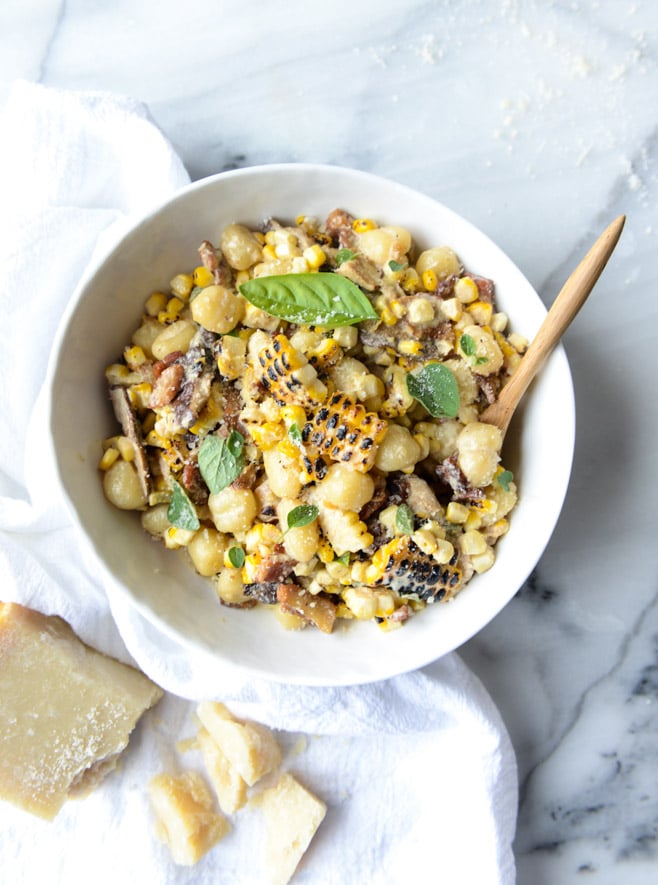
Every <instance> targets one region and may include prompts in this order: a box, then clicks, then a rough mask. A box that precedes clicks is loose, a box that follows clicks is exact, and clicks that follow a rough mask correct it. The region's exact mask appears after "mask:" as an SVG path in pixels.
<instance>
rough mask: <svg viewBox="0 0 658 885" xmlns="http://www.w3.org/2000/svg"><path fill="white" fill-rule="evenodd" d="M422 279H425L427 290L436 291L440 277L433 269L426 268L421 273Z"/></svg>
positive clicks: (424, 283)
mask: <svg viewBox="0 0 658 885" xmlns="http://www.w3.org/2000/svg"><path fill="white" fill-rule="evenodd" d="M421 280H422V281H423V288H424V289H425V291H426V292H434V291H435V290H436V287H437V286H438V285H439V280H438V277H437V275H436V273H435V272H434V271H433V270H426V271H425V272H424V273H423V274H422V275H421Z"/></svg>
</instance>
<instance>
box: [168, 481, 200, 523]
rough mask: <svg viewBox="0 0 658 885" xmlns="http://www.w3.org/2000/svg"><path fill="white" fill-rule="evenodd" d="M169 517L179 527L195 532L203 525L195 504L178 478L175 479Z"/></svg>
mask: <svg viewBox="0 0 658 885" xmlns="http://www.w3.org/2000/svg"><path fill="white" fill-rule="evenodd" d="M167 519H168V520H169V522H170V523H171V524H172V525H173V526H175V527H176V528H177V529H187V530H188V531H191V532H195V531H196V530H197V529H198V528H200V526H201V523H200V522H199V517H198V516H197V513H196V510H195V508H194V504H193V503H192V502H191V501H190V499H189V498H188V497H187V494H186V492H185V489H184V488H183V487H182V485H181V484H180V483H178V482H176V480H173V486H172V490H171V501H170V502H169V507H168V508H167Z"/></svg>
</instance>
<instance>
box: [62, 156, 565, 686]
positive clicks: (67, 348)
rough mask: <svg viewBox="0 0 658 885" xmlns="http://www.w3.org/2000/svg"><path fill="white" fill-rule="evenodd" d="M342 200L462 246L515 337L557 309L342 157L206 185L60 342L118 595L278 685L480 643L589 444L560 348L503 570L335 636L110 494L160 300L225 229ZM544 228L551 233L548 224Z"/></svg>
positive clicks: (529, 402) (415, 201) (531, 437)
mask: <svg viewBox="0 0 658 885" xmlns="http://www.w3.org/2000/svg"><path fill="white" fill-rule="evenodd" d="M336 207H341V208H344V209H347V210H349V211H350V212H352V213H353V214H355V215H356V216H367V217H372V218H375V219H377V220H379V221H380V222H381V223H392V224H398V225H403V226H404V227H406V228H408V229H409V230H410V231H411V233H412V236H413V238H414V240H415V242H416V243H417V244H419V245H420V246H421V247H423V248H427V247H429V246H433V245H439V244H448V245H450V246H452V247H453V248H454V249H455V250H456V252H457V253H458V254H459V256H460V258H461V259H462V261H463V262H464V264H465V266H466V267H467V268H468V269H469V270H471V271H473V272H475V273H479V274H482V275H483V276H487V277H491V278H493V279H494V280H495V282H496V288H497V297H498V304H499V307H500V309H501V310H504V311H505V312H506V313H508V315H509V316H510V318H511V325H512V327H513V329H514V330H515V331H518V332H520V333H521V334H523V335H525V336H527V337H528V338H532V337H533V335H534V333H535V331H536V329H537V328H538V326H539V324H540V323H541V321H542V319H543V317H544V315H545V309H544V307H543V305H542V303H541V301H540V299H539V297H538V296H537V294H536V293H535V292H534V290H533V289H532V287H531V286H530V284H529V283H528V282H527V280H526V279H525V278H524V277H523V275H522V274H521V273H520V272H519V270H518V269H517V268H516V267H515V265H514V264H513V263H512V262H511V261H510V259H509V258H508V257H507V256H506V255H504V254H503V252H501V250H500V249H499V248H498V247H497V246H495V245H494V244H493V243H492V242H491V241H490V240H489V239H488V238H487V237H486V236H484V235H483V234H482V233H480V232H479V231H478V230H476V228H474V227H473V226H472V225H471V224H469V223H468V222H467V221H465V220H464V219H463V218H460V217H459V216H458V215H456V214H455V213H454V212H452V211H451V210H449V209H447V208H446V207H445V206H442V205H441V204H439V203H437V202H435V201H434V200H432V199H430V198H429V197H427V196H424V195H422V194H420V193H416V192H414V191H412V190H410V189H408V188H406V187H403V186H401V185H399V184H395V183H393V182H390V181H386V180H383V179H381V178H378V177H375V176H373V175H369V174H366V173H363V172H357V171H353V170H349V169H343V168H338V167H332V166H314V165H301V164H300V165H296V164H295V165H273V166H261V167H254V168H249V169H239V170H236V171H233V172H226V173H222V174H220V175H216V176H213V177H210V178H207V179H204V180H203V181H199V182H196V183H195V184H192V185H190V186H189V187H187V188H185V189H183V190H182V191H180V192H179V193H178V194H177V195H176V196H174V197H173V198H172V199H170V200H169V201H168V202H167V203H165V204H164V205H162V206H161V207H160V208H159V209H157V210H155V211H154V212H152V213H151V214H150V215H149V216H148V217H147V218H145V219H144V220H143V221H141V222H140V223H139V224H138V225H137V226H136V227H134V228H133V229H132V230H131V231H130V232H129V233H127V234H126V235H125V236H124V237H123V239H122V240H121V241H120V242H119V243H118V245H117V246H116V247H115V248H114V249H113V250H112V252H111V253H110V254H109V255H108V256H107V257H106V258H105V259H104V260H103V261H102V262H101V263H100V265H99V266H98V267H97V269H96V270H95V271H94V272H93V274H91V275H90V276H88V278H87V279H86V281H84V282H83V283H82V284H81V286H80V288H79V289H78V291H77V292H76V294H75V296H74V297H73V298H72V300H71V304H70V308H69V310H68V313H67V315H66V316H65V317H64V318H63V321H62V324H61V327H60V330H59V333H58V336H57V339H56V342H55V345H54V349H53V354H52V359H51V365H50V372H49V391H50V414H49V422H50V430H51V434H52V438H51V441H52V446H53V451H54V457H55V463H56V469H57V473H58V477H59V480H60V483H61V486H62V489H63V492H64V496H65V498H66V500H67V502H68V505H69V507H70V511H71V514H72V517H73V520H74V522H75V524H76V525H77V527H78V529H79V531H80V533H81V535H82V539H83V542H84V540H86V541H87V542H88V543H89V545H90V547H91V550H92V551H93V553H94V554H95V556H96V558H97V559H98V563H99V566H100V567H101V569H102V573H103V576H104V583H105V585H106V588H107V592H108V593H109V594H118V595H120V596H122V597H125V598H127V599H128V600H129V601H130V602H131V603H132V605H134V607H135V609H136V610H137V611H138V612H140V613H141V614H142V615H143V616H144V617H145V618H147V619H148V620H149V621H150V622H152V623H153V624H154V625H156V626H157V627H158V628H159V629H160V630H161V631H162V632H164V633H165V634H168V635H169V636H171V637H174V638H175V639H177V640H178V641H179V642H180V643H182V645H183V646H186V647H189V648H190V649H202V650H204V651H206V652H209V653H210V654H212V655H214V656H216V657H217V658H218V659H220V660H222V661H227V662H230V663H231V664H232V665H234V666H238V667H240V668H242V669H243V671H246V672H248V673H251V674H253V675H257V676H261V677H265V678H268V679H271V680H275V681H279V682H290V683H303V684H315V685H347V684H354V683H362V682H369V681H373V680H377V679H382V678H385V677H390V676H393V675H395V674H398V673H402V672H406V671H409V670H412V669H416V668H418V667H421V666H423V665H425V664H427V663H429V662H431V661H433V660H435V659H437V658H438V657H440V656H441V655H443V654H445V653H446V652H449V651H451V650H453V649H455V648H457V647H458V646H460V645H461V644H462V643H464V642H466V640H468V639H469V638H471V637H472V636H473V635H474V634H475V633H477V632H478V630H480V629H481V628H482V627H484V626H485V625H486V624H487V623H488V622H489V621H490V620H491V619H492V618H493V617H494V616H495V615H496V614H497V613H498V612H500V610H501V609H502V608H503V607H504V606H505V605H506V603H507V602H508V601H509V600H510V599H511V598H512V596H513V595H514V594H515V593H516V591H517V590H518V589H519V588H520V587H521V585H522V584H523V582H524V581H525V579H526V578H527V577H528V575H529V574H530V572H531V570H532V569H533V568H534V566H535V564H536V563H537V561H538V560H539V558H540V556H541V554H542V552H543V550H544V548H545V546H546V544H547V542H548V540H549V538H550V536H551V534H552V532H553V529H554V526H555V523H556V521H557V518H558V515H559V513H560V509H561V507H562V503H563V499H564V496H565V493H566V489H567V484H568V480H569V474H570V470H571V461H572V454H573V445H574V399H573V388H572V383H571V376H570V373H569V368H568V364H567V360H566V357H565V354H564V351H563V350H562V349H561V348H558V349H557V350H556V351H555V353H554V354H553V356H552V357H551V358H550V360H549V362H548V363H547V365H546V367H545V368H544V370H543V371H542V373H541V375H540V376H539V377H538V378H537V379H536V381H535V383H534V385H533V387H532V388H531V390H530V392H529V394H528V395H527V399H526V403H525V405H524V407H523V411H522V413H521V414H519V415H518V416H517V417H516V418H515V421H514V424H513V426H512V428H511V430H510V431H509V435H508V440H507V441H506V451H505V463H506V466H509V467H511V469H512V470H513V471H514V474H515V479H516V481H517V483H518V487H519V493H520V499H519V503H518V506H517V508H516V510H515V511H514V512H513V514H512V517H511V521H512V526H511V530H510V532H509V534H508V535H507V536H506V537H504V538H503V539H502V540H501V541H500V543H499V544H498V546H497V560H496V563H495V565H494V567H493V568H492V569H491V570H490V571H489V572H486V573H485V574H482V575H478V576H476V577H475V578H474V579H473V580H472V582H471V583H470V584H468V585H467V586H466V588H465V590H464V591H463V592H462V593H461V594H460V595H459V596H458V597H457V598H456V599H455V600H454V601H452V602H450V603H448V604H445V605H441V604H438V605H434V606H430V607H428V608H427V609H426V610H425V611H423V612H422V613H421V614H420V615H419V616H417V617H414V618H412V619H411V620H410V621H408V622H407V623H406V624H405V625H404V627H403V628H402V629H400V630H395V631H393V632H390V633H382V632H381V631H380V630H378V629H377V628H376V627H375V626H374V625H373V624H372V623H369V622H345V627H344V628H342V629H339V630H337V631H336V632H335V633H334V634H332V635H329V636H327V635H324V634H321V633H319V632H318V631H316V630H313V629H307V630H304V631H301V632H299V633H290V632H286V631H284V630H283V629H282V628H281V627H280V626H279V625H278V624H277V622H276V621H275V619H274V617H273V616H272V613H271V612H269V611H267V610H266V609H265V608H258V609H253V610H249V611H241V610H233V609H229V608H226V607H223V606H220V605H219V603H218V601H217V599H216V597H215V593H214V590H213V587H212V586H211V584H210V582H209V580H207V579H204V578H201V577H199V576H197V575H196V574H195V572H194V571H193V569H192V567H191V565H190V564H189V562H188V561H187V560H186V558H185V556H184V555H178V554H177V553H172V552H171V551H168V550H166V549H165V548H164V547H162V546H161V545H159V544H156V543H154V542H153V541H152V540H151V539H150V538H149V537H147V536H146V534H145V533H144V532H143V531H142V529H141V527H140V524H139V521H138V517H137V515H135V514H131V513H126V512H122V511H118V510H116V509H114V507H112V506H111V505H110V504H108V502H107V501H106V500H105V498H104V496H103V492H102V489H101V482H100V479H99V474H98V471H97V463H98V460H99V456H100V452H101V440H102V439H103V438H104V437H106V436H109V435H111V434H113V433H115V432H116V423H115V421H114V417H113V415H112V411H111V408H110V406H109V403H108V397H107V393H106V390H105V380H104V369H105V367H106V365H107V364H108V363H110V362H114V361H115V360H116V358H117V356H118V355H119V354H120V353H121V351H122V349H123V346H124V345H125V343H126V342H127V341H128V340H129V337H130V334H131V332H132V330H133V329H134V328H135V327H136V325H137V323H138V320H139V317H140V314H141V309H142V305H143V302H144V299H145V297H146V295H147V294H148V293H149V292H151V291H153V290H154V289H157V288H160V287H162V286H165V285H166V284H167V282H168V280H170V279H171V277H172V276H173V275H174V273H176V272H179V271H180V270H182V269H185V268H190V267H192V266H194V265H195V264H196V259H197V252H196V250H197V247H198V245H199V243H200V242H201V241H202V240H204V239H209V240H211V241H213V242H217V241H218V238H219V234H220V231H221V230H222V228H223V226H224V225H225V224H227V223H229V222H233V221H242V222H245V223H247V224H251V225H259V224H260V223H261V222H262V221H263V219H265V218H267V217H268V216H274V217H276V218H278V219H281V220H287V221H292V220H293V219H294V218H295V217H296V216H297V215H299V214H302V213H303V214H307V215H316V216H318V217H323V216H326V214H327V213H328V212H329V211H331V210H332V209H334V208H336ZM537 234H538V235H539V231H538V232H537Z"/></svg>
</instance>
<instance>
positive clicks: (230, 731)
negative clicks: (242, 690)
mask: <svg viewBox="0 0 658 885" xmlns="http://www.w3.org/2000/svg"><path fill="white" fill-rule="evenodd" d="M197 715H198V717H199V719H200V720H201V722H202V723H203V725H204V726H205V727H206V729H207V730H208V731H209V732H210V734H211V735H212V737H213V739H214V741H215V742H216V743H217V744H218V746H219V747H220V748H221V751H222V753H223V754H224V755H225V756H226V758H227V759H228V760H229V762H230V764H231V765H232V766H233V767H234V768H235V769H236V771H237V772H238V773H239V774H240V776H241V777H242V778H243V779H244V780H245V781H246V783H247V784H248V785H249V786H250V787H251V786H253V785H254V784H255V783H256V781H258V780H260V778H261V777H263V775H265V774H267V773H268V772H270V771H272V770H273V769H274V768H276V767H277V766H278V765H279V764H280V763H281V750H280V748H279V745H278V744H277V742H276V738H275V737H274V735H273V734H272V732H271V731H270V730H269V729H268V728H266V727H265V726H264V725H260V724H259V723H257V722H249V721H247V720H240V719H236V718H235V717H234V716H232V714H231V713H230V712H229V710H227V708H226V707H225V706H224V704H219V703H216V702H213V701H202V702H201V703H200V704H199V706H198V707H197Z"/></svg>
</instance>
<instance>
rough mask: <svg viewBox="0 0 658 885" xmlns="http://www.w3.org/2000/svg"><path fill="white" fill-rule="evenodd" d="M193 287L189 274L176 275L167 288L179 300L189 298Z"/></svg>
mask: <svg viewBox="0 0 658 885" xmlns="http://www.w3.org/2000/svg"><path fill="white" fill-rule="evenodd" d="M193 285H194V277H193V276H192V274H191V273H177V274H176V276H175V277H174V278H173V279H172V280H170V281H169V288H170V289H171V291H172V292H173V293H174V295H177V296H178V297H179V298H182V299H187V298H189V297H190V292H191V291H192V286H193Z"/></svg>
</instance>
